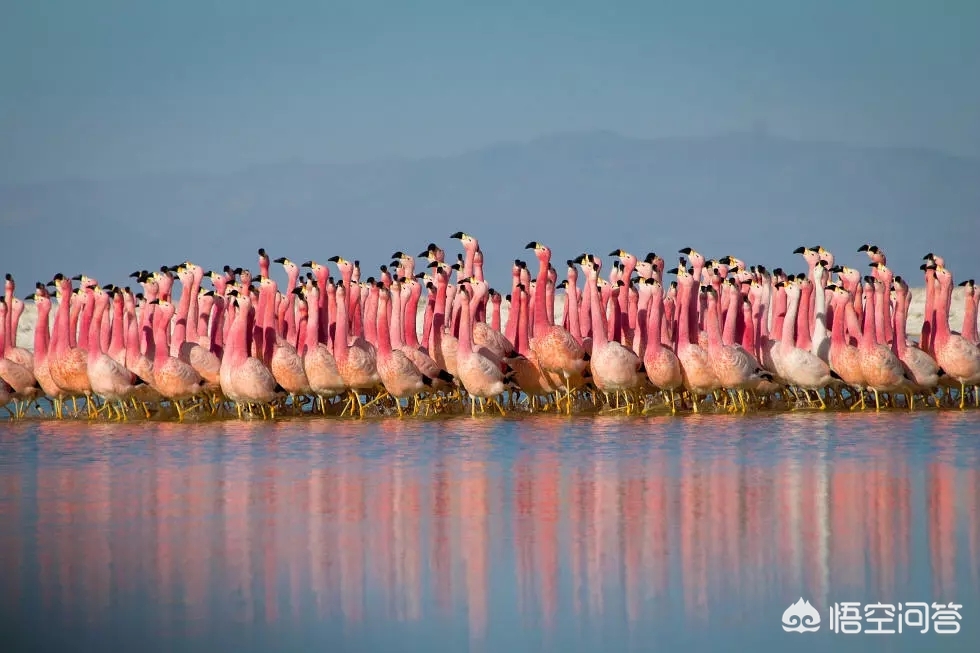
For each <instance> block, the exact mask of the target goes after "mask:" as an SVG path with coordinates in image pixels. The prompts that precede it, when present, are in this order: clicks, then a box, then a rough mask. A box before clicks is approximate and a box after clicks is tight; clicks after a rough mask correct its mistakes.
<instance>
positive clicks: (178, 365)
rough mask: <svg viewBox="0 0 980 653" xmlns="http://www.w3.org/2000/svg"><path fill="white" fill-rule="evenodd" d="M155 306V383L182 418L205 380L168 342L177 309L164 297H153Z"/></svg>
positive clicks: (155, 386) (154, 385)
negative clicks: (173, 353)
mask: <svg viewBox="0 0 980 653" xmlns="http://www.w3.org/2000/svg"><path fill="white" fill-rule="evenodd" d="M153 302H154V303H155V304H154V305H155V306H156V310H155V311H154V315H153V345H154V351H155V354H154V358H153V387H154V388H155V389H156V390H157V392H159V393H160V395H161V396H163V398H164V399H167V400H168V401H170V402H171V403H172V404H173V406H174V408H176V409H177V417H178V419H180V420H181V421H183V419H184V415H185V414H186V413H187V411H188V410H190V408H187V407H185V406H184V402H185V401H187V400H188V399H192V398H194V397H196V396H197V395H198V394H199V393H200V392H201V391H202V390H203V389H204V384H205V381H204V379H202V378H201V375H200V374H198V373H197V372H196V371H195V370H194V368H193V367H191V366H190V365H189V364H188V363H185V362H184V361H182V360H180V359H179V358H176V357H174V356H171V355H170V346H169V343H168V342H167V340H168V336H169V330H170V320H171V318H173V316H174V313H175V312H176V309H175V307H174V305H173V304H171V303H170V302H169V301H167V300H165V299H154V300H153Z"/></svg>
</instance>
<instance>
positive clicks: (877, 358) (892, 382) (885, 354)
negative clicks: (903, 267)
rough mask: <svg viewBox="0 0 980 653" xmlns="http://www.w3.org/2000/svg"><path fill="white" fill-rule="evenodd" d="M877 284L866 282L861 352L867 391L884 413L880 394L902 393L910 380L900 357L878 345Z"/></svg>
mask: <svg viewBox="0 0 980 653" xmlns="http://www.w3.org/2000/svg"><path fill="white" fill-rule="evenodd" d="M875 283H876V280H875V279H874V278H873V277H867V278H866V279H865V284H864V302H865V304H864V328H863V329H862V333H861V344H860V345H859V346H858V350H859V351H860V352H861V373H862V374H863V375H864V379H865V382H866V384H867V387H868V389H869V390H871V392H872V393H874V396H875V410H881V399H880V397H879V394H878V393H880V392H896V391H901V390H902V389H903V388H904V387H905V386H906V384H907V381H911V379H906V378H905V370H904V368H903V367H902V362H901V361H900V360H899V359H898V356H896V355H895V354H894V352H892V350H891V349H889V348H888V347H887V346H885V345H883V344H881V343H879V342H877V341H876V335H875V320H876V317H877V316H876V314H875V287H874V284H875ZM877 283H880V282H877Z"/></svg>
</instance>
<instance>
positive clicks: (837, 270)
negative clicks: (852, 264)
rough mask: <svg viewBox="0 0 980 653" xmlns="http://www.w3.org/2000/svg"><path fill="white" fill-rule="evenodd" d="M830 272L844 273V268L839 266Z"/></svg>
mask: <svg viewBox="0 0 980 653" xmlns="http://www.w3.org/2000/svg"><path fill="white" fill-rule="evenodd" d="M830 271H831V272H843V271H844V268H842V267H841V266H839V265H835V266H834V267H832V268H830Z"/></svg>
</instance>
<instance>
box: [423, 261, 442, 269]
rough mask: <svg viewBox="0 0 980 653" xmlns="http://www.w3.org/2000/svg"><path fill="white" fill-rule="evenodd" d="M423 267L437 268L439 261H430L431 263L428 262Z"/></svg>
mask: <svg viewBox="0 0 980 653" xmlns="http://www.w3.org/2000/svg"><path fill="white" fill-rule="evenodd" d="M425 267H427V268H437V267H439V261H432V262H431V263H429V264H428V265H427V266H425Z"/></svg>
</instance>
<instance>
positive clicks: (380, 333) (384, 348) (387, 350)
mask: <svg viewBox="0 0 980 653" xmlns="http://www.w3.org/2000/svg"><path fill="white" fill-rule="evenodd" d="M389 307H390V304H389V302H388V300H387V298H381V299H380V300H379V301H378V312H377V322H376V327H377V328H376V329H375V333H376V335H377V343H375V346H376V347H377V348H378V356H379V357H381V358H388V357H389V356H391V325H390V324H389V323H388V309H389ZM368 315H370V313H369V314H368ZM370 321H371V320H368V322H370Z"/></svg>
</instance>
